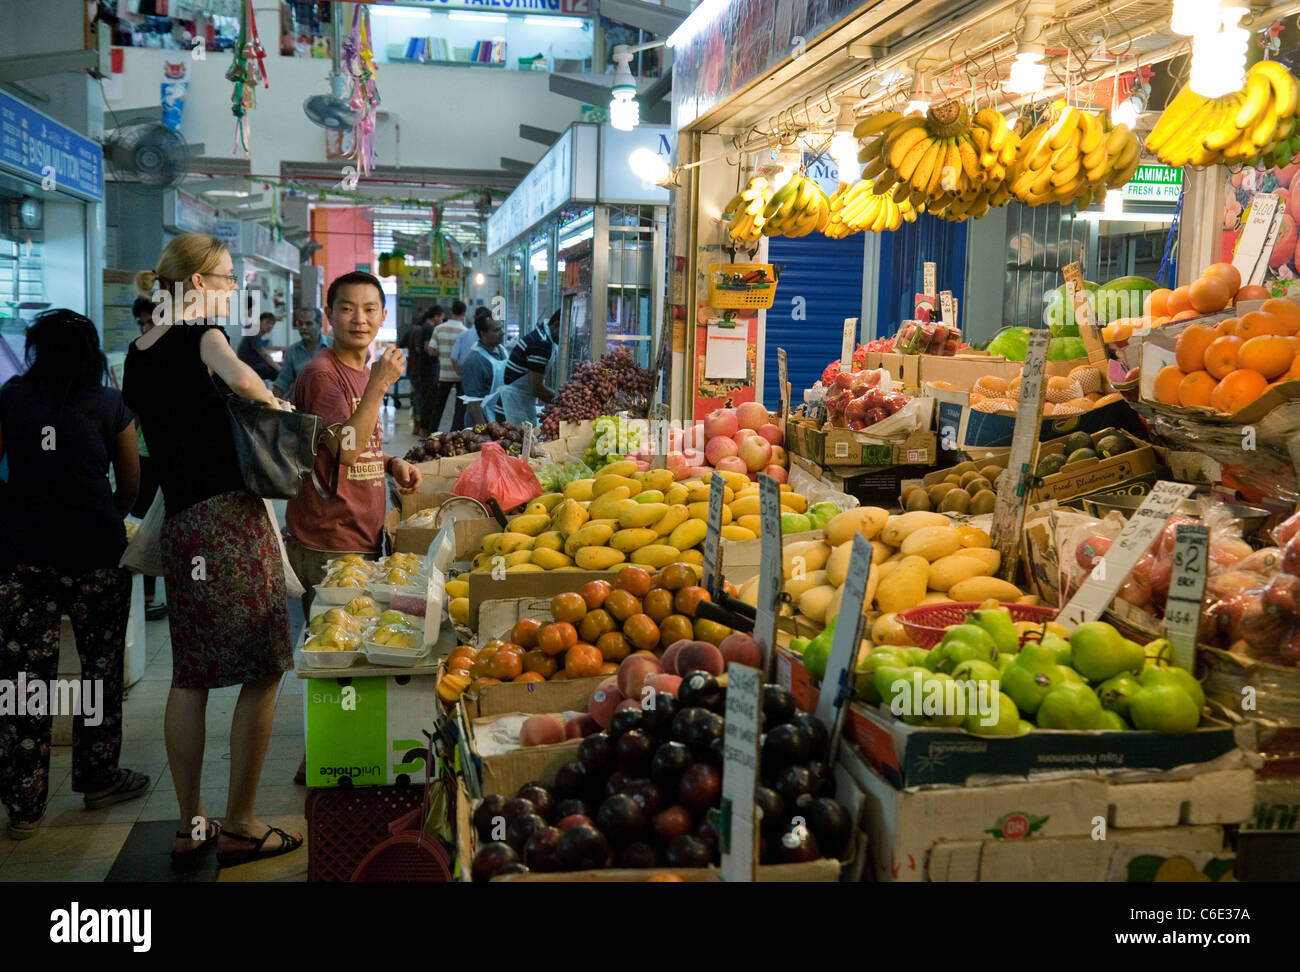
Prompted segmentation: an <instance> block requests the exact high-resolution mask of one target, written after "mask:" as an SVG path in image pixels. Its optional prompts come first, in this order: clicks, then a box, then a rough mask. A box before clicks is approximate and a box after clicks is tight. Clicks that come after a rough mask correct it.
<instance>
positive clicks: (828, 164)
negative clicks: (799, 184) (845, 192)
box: [803, 152, 840, 196]
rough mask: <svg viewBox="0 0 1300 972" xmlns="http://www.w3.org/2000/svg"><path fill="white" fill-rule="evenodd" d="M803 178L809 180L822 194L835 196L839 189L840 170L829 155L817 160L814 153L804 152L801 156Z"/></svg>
mask: <svg viewBox="0 0 1300 972" xmlns="http://www.w3.org/2000/svg"><path fill="white" fill-rule="evenodd" d="M803 164H804V170H803V174H804V178H807V179H811V180H812V181H813V182H815V183H816V184H817V185H818V186H819V187H821V190H822V192H824V193H826V195H828V196H833V195H835V193H836V192H838V191H839V188H840V169H839V166H837V165H836V164H835V161H834V159H832V158H831V157H830V156H829V155H823V156H821V157H820V158H818V156H817V153H815V152H805V153H804V156H803Z"/></svg>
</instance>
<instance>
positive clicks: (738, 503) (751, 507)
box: [731, 495, 758, 517]
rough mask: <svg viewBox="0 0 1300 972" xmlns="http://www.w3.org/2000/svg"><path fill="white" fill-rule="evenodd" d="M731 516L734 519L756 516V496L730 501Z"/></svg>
mask: <svg viewBox="0 0 1300 972" xmlns="http://www.w3.org/2000/svg"><path fill="white" fill-rule="evenodd" d="M731 515H732V516H734V517H741V516H758V496H757V495H754V496H742V497H740V498H739V499H734V500H732V501H731Z"/></svg>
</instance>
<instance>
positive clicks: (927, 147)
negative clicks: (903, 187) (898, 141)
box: [894, 135, 934, 183]
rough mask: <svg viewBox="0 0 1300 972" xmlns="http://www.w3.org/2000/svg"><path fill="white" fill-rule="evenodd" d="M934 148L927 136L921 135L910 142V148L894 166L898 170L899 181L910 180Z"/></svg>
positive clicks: (905, 181) (906, 181)
mask: <svg viewBox="0 0 1300 972" xmlns="http://www.w3.org/2000/svg"><path fill="white" fill-rule="evenodd" d="M933 148H934V142H932V141H930V138H929V136H926V135H922V136H921V138H919V139H917V140H916V141H915V142H913V143H912V147H911V149H909V150H908V153H907V155H906V156H905V157H904V158H903V159H902V160H901V162H900V163H899V164H898V165H896V166H894V168H896V169H897V170H898V179H899V182H900V183H908V182H911V181H912V175H913V174H914V173H915V172H916V170H917V169H918V168H919V167H920V165H921V164H922V162H923V161H924V159H925V157H926V156H927V155H929V154H930V153H931V150H932V149H933Z"/></svg>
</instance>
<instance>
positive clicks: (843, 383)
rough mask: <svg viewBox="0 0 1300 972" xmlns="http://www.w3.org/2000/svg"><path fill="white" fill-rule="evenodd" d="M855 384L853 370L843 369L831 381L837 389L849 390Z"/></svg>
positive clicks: (832, 385)
mask: <svg viewBox="0 0 1300 972" xmlns="http://www.w3.org/2000/svg"><path fill="white" fill-rule="evenodd" d="M852 386H853V372H851V371H841V372H840V373H839V374H837V375H836V376H835V380H834V381H833V382H831V387H832V388H834V389H836V390H837V391H848V390H849V389H850V388H851V387H852Z"/></svg>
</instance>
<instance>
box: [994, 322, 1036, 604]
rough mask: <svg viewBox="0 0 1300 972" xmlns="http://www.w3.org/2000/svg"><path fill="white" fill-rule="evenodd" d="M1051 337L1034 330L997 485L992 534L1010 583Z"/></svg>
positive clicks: (1003, 573)
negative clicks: (1003, 466) (1013, 423)
mask: <svg viewBox="0 0 1300 972" xmlns="http://www.w3.org/2000/svg"><path fill="white" fill-rule="evenodd" d="M1049 336H1050V332H1048V331H1046V330H1037V331H1033V332H1032V333H1031V334H1030V335H1029V349H1028V351H1027V352H1026V353H1025V367H1024V370H1023V371H1022V372H1021V377H1020V404H1019V407H1018V408H1017V409H1016V424H1015V429H1014V431H1013V433H1012V440H1011V451H1010V453H1008V455H1007V467H1006V473H1005V474H1004V475H1003V477H1002V481H1001V482H1000V483H999V484H998V498H997V502H996V503H995V504H994V507H993V529H992V531H991V534H990V535H991V537H992V539H993V546H994V547H996V548H997V549H998V552H999V553H1000V554H1001V555H1002V566H1001V570H1000V571H999V575H1000V576H1001V577H1002V578H1003V579H1004V580H1008V581H1013V579H1014V577H1015V574H1016V566H1017V565H1018V564H1019V562H1020V533H1021V530H1022V529H1023V527H1024V525H1025V506H1026V504H1027V503H1028V501H1029V479H1030V468H1029V467H1030V463H1031V462H1032V460H1033V457H1034V446H1035V445H1036V444H1037V443H1038V430H1039V428H1040V427H1041V423H1042V416H1043V380H1044V379H1043V374H1044V372H1045V371H1046V370H1047V340H1048V337H1049ZM1013 582H1014V581H1013Z"/></svg>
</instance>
